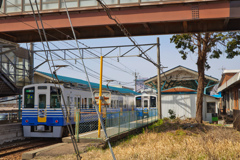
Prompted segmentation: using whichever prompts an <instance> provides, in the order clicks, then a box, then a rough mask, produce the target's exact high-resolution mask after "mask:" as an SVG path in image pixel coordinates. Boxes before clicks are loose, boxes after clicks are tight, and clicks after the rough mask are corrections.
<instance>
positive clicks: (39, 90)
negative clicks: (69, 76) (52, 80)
mask: <svg viewBox="0 0 240 160" xmlns="http://www.w3.org/2000/svg"><path fill="white" fill-rule="evenodd" d="M60 87H61V89H62V91H63V89H64V88H63V87H62V86H60ZM58 95H59V97H58ZM60 95H61V94H60V88H55V85H54V84H47V83H44V84H33V85H28V86H25V87H24V88H23V101H22V125H23V134H24V137H51V138H60V137H62V133H63V126H64V125H65V124H64V119H63V114H62V110H61V104H60V102H61V99H62V97H61V96H60ZM59 100H60V102H59Z"/></svg>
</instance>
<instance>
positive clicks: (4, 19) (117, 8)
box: [0, 0, 240, 43]
mask: <svg viewBox="0 0 240 160" xmlns="http://www.w3.org/2000/svg"><path fill="white" fill-rule="evenodd" d="M104 1H105V3H106V4H107V6H108V7H109V8H110V9H111V11H112V12H111V14H112V15H113V17H115V16H116V17H117V19H118V20H119V21H120V22H121V23H122V24H123V25H124V26H125V27H126V28H127V30H128V31H129V32H130V33H131V35H132V36H143V35H157V34H158V35H159V34H175V33H191V32H218V31H235V30H239V28H240V23H239V22H240V1H237V0H236V1H233V0H104ZM34 2H35V1H32V3H33V6H34V9H35V13H37V9H36V5H35V3H34ZM37 2H38V4H37V6H38V8H39V13H40V14H41V16H42V20H43V22H44V28H45V29H46V32H47V34H48V40H66V39H71V37H72V32H71V28H70V24H69V21H68V18H67V15H66V9H65V5H64V1H63V0H37ZM66 2H67V6H68V9H69V11H70V16H71V20H72V23H73V26H74V29H75V32H76V36H77V38H78V39H86V38H104V37H121V36H124V35H123V33H122V32H121V30H120V29H119V28H118V27H117V26H116V24H115V22H114V21H113V20H110V19H109V18H108V16H107V14H106V13H105V11H104V10H103V9H102V7H101V6H100V5H99V3H98V2H97V1H96V0H66ZM0 38H2V39H6V40H9V41H13V42H17V43H19V42H34V41H40V38H39V35H38V32H37V26H36V22H35V20H34V17H33V13H32V10H31V6H30V3H29V0H18V1H16V0H3V4H2V8H1V11H0Z"/></svg>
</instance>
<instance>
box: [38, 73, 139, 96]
mask: <svg viewBox="0 0 240 160" xmlns="http://www.w3.org/2000/svg"><path fill="white" fill-rule="evenodd" d="M35 74H39V75H42V76H45V78H49V79H52V77H53V78H54V79H55V78H56V77H55V75H52V74H50V73H46V72H41V71H36V72H35ZM46 76H47V77H46ZM57 77H58V79H59V80H60V81H63V82H69V83H79V84H82V85H86V86H87V87H89V85H88V82H87V81H85V80H82V79H77V78H71V77H66V76H61V75H57ZM90 84H91V87H92V88H94V89H98V88H99V84H98V83H93V82H90ZM102 88H103V89H106V90H112V91H117V92H119V93H122V94H134V95H138V94H139V93H137V92H135V91H133V90H130V89H127V88H118V87H112V86H108V87H107V86H106V85H103V86H102Z"/></svg>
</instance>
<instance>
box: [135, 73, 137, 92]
mask: <svg viewBox="0 0 240 160" xmlns="http://www.w3.org/2000/svg"><path fill="white" fill-rule="evenodd" d="M135 92H137V73H136V72H135Z"/></svg>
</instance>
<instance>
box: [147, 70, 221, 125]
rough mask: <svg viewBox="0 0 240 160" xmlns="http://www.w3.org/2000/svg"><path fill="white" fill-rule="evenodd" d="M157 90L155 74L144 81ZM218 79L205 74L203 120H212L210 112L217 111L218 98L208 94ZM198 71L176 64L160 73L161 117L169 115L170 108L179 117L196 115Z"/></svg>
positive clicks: (193, 116)
mask: <svg viewBox="0 0 240 160" xmlns="http://www.w3.org/2000/svg"><path fill="white" fill-rule="evenodd" d="M144 84H145V85H148V86H149V87H151V88H154V89H156V90H157V76H154V77H152V78H149V79H147V80H146V81H145V82H144ZM216 84H218V79H217V78H214V77H211V76H208V75H205V81H204V97H203V120H204V121H209V122H210V123H211V122H212V113H218V105H219V98H216V97H213V96H211V95H210V92H211V90H212V88H213V87H214V86H215V85H216ZM197 87H198V72H197V71H194V70H192V69H189V68H186V67H183V66H177V67H175V68H173V69H170V70H168V71H166V72H164V73H162V74H161V100H162V117H163V118H164V117H170V114H169V113H168V111H169V110H170V109H171V110H173V111H174V112H175V113H176V117H179V118H195V117H196V101H197Z"/></svg>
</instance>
